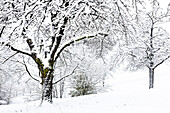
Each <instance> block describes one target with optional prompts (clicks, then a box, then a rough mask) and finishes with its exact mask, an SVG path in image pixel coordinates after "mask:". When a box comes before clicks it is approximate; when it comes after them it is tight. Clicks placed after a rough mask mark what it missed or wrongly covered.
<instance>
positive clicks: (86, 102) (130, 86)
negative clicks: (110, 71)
mask: <svg viewBox="0 0 170 113" xmlns="http://www.w3.org/2000/svg"><path fill="white" fill-rule="evenodd" d="M169 68H170V66H165V65H164V66H161V67H158V68H157V69H156V72H155V85H154V89H150V90H149V89H148V87H149V85H148V81H149V79H148V72H147V70H145V71H143V70H140V71H137V72H133V73H132V72H117V73H115V74H114V75H113V78H110V84H111V86H112V89H113V90H112V91H110V92H108V93H102V94H95V95H88V96H81V97H74V98H65V99H54V102H53V104H49V103H44V104H43V105H42V106H41V107H39V104H40V101H36V102H30V103H22V104H21V103H20V104H11V105H1V106H0V113H170V69H169Z"/></svg>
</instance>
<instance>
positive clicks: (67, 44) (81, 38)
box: [54, 33, 108, 61]
mask: <svg viewBox="0 0 170 113" xmlns="http://www.w3.org/2000/svg"><path fill="white" fill-rule="evenodd" d="M98 35H103V36H108V34H106V33H97V34H92V35H88V36H83V37H80V38H77V39H75V40H71V41H70V42H66V43H65V44H63V46H61V47H60V48H59V49H58V52H57V54H56V57H55V60H54V61H56V60H57V58H58V57H59V56H60V54H61V52H62V51H63V50H64V49H65V48H66V47H68V46H70V45H71V44H73V43H75V42H78V41H81V40H84V39H90V38H94V37H96V36H98Z"/></svg>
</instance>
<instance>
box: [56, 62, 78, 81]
mask: <svg viewBox="0 0 170 113" xmlns="http://www.w3.org/2000/svg"><path fill="white" fill-rule="evenodd" d="M77 67H78V65H77V66H76V67H75V68H74V69H73V71H72V72H71V73H70V74H68V75H66V76H63V77H62V78H60V79H59V80H57V81H56V82H54V83H53V84H57V83H58V82H60V81H61V80H63V79H64V78H66V77H68V76H70V75H72V74H73V73H74V72H75V70H76V69H77Z"/></svg>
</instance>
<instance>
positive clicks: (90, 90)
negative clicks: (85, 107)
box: [70, 73, 97, 97]
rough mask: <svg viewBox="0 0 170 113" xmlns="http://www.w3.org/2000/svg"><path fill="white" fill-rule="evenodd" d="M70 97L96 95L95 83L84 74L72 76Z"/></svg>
mask: <svg viewBox="0 0 170 113" xmlns="http://www.w3.org/2000/svg"><path fill="white" fill-rule="evenodd" d="M71 84H72V88H73V90H71V91H70V95H71V96H72V97H75V96H81V95H89V94H95V93H97V91H96V88H95V83H93V81H92V79H90V78H89V77H88V76H87V75H86V74H85V73H80V74H79V75H75V76H73V80H72V83H71Z"/></svg>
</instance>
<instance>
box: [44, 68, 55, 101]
mask: <svg viewBox="0 0 170 113" xmlns="http://www.w3.org/2000/svg"><path fill="white" fill-rule="evenodd" d="M53 78H54V76H53V70H50V72H49V73H48V74H47V77H46V78H45V81H44V84H43V93H42V101H43V100H45V101H48V102H50V103H52V98H53V95H52V90H53Z"/></svg>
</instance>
